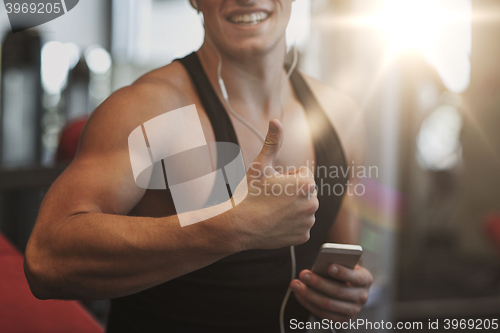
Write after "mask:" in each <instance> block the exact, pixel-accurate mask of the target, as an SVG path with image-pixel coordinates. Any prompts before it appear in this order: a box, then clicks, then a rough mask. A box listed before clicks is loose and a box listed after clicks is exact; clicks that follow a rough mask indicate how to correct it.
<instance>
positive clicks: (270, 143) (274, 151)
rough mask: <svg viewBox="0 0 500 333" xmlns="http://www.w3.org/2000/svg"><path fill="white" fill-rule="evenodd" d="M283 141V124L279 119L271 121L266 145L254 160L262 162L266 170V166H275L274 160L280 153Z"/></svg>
mask: <svg viewBox="0 0 500 333" xmlns="http://www.w3.org/2000/svg"><path fill="white" fill-rule="evenodd" d="M282 142H283V125H281V122H280V121H279V120H277V119H273V120H271V121H269V130H268V132H267V136H266V140H265V141H264V146H263V147H262V150H261V151H260V153H259V155H258V156H257V157H256V158H255V160H254V162H257V163H260V165H261V168H262V169H263V170H264V168H266V167H274V160H275V159H276V156H277V155H278V152H279V150H280V148H281V144H282Z"/></svg>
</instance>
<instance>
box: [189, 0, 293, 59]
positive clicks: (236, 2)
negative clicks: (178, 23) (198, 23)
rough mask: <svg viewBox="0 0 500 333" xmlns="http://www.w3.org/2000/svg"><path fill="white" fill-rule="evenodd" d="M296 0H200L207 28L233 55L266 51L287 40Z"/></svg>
mask: <svg viewBox="0 0 500 333" xmlns="http://www.w3.org/2000/svg"><path fill="white" fill-rule="evenodd" d="M291 4H292V0H198V8H199V10H201V11H202V12H203V17H204V20H205V31H206V33H207V34H208V36H209V38H210V40H211V41H212V42H213V43H214V44H215V45H216V47H217V48H218V49H219V51H222V52H224V53H225V54H227V55H229V56H233V57H238V56H244V55H250V54H251V55H259V54H264V53H266V52H268V51H269V50H271V49H272V48H273V47H275V46H276V45H277V44H278V43H279V42H284V40H285V31H286V26H287V24H288V21H289V19H290V12H291Z"/></svg>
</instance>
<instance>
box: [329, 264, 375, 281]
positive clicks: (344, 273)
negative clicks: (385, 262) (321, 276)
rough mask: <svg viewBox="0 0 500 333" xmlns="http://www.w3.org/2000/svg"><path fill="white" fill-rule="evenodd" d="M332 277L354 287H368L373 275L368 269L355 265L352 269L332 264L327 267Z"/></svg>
mask: <svg viewBox="0 0 500 333" xmlns="http://www.w3.org/2000/svg"><path fill="white" fill-rule="evenodd" d="M328 274H330V275H331V276H332V277H334V278H336V279H338V280H340V281H344V282H348V283H350V284H351V285H352V286H354V287H369V286H371V285H372V283H373V276H372V275H371V274H370V272H369V271H368V270H366V269H365V268H363V267H361V266H359V265H357V266H356V267H355V268H354V269H350V268H347V267H344V266H342V265H337V264H332V265H330V267H329V268H328Z"/></svg>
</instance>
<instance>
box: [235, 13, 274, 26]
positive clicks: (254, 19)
mask: <svg viewBox="0 0 500 333" xmlns="http://www.w3.org/2000/svg"><path fill="white" fill-rule="evenodd" d="M268 17H269V14H268V13H265V12H258V13H252V14H244V15H233V16H231V17H229V21H231V22H233V23H239V24H248V25H252V24H257V23H259V22H261V21H264V20H265V19H266V18H268Z"/></svg>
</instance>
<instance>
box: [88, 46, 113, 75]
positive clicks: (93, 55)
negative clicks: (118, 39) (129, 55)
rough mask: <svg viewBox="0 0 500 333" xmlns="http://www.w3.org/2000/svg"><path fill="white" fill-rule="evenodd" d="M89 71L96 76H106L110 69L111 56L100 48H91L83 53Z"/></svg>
mask: <svg viewBox="0 0 500 333" xmlns="http://www.w3.org/2000/svg"><path fill="white" fill-rule="evenodd" d="M85 60H86V61H87V65H88V66H89V69H90V70H91V71H92V72H94V73H96V74H106V73H107V72H108V71H109V70H110V69H111V56H110V55H109V53H108V51H106V50H105V49H103V48H102V47H100V46H91V47H89V48H88V49H87V50H86V51H85Z"/></svg>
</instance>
